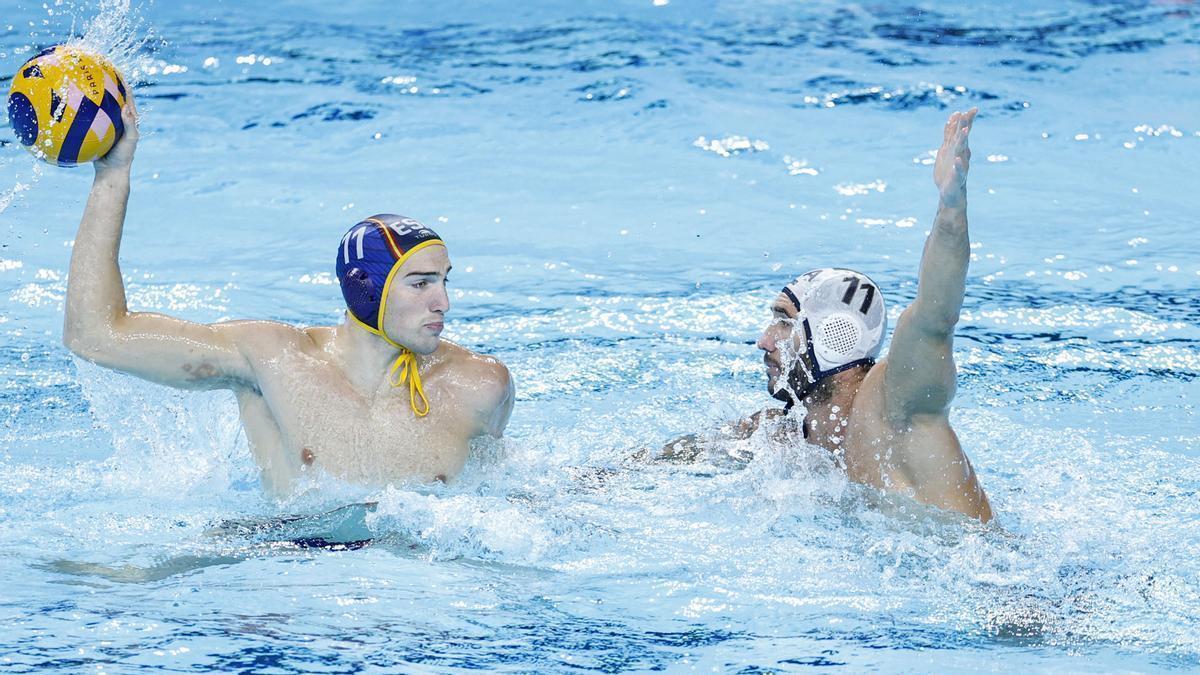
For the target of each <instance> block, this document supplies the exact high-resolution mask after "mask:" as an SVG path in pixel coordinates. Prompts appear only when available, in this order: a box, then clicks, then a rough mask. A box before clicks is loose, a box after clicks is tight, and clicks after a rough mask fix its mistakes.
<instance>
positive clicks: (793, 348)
mask: <svg viewBox="0 0 1200 675" xmlns="http://www.w3.org/2000/svg"><path fill="white" fill-rule="evenodd" d="M806 343H807V336H806V334H805V332H804V322H803V321H801V320H800V317H799V316H798V311H797V309H796V306H795V305H793V304H792V301H791V300H790V299H789V298H788V297H787V295H786V294H784V293H780V294H779V296H778V297H777V298H775V302H773V303H771V322H770V323H769V324H767V327H766V329H765V330H763V332H762V335H760V336H759V338H758V342H757V345H758V348H759V349H761V350H762V351H763V364H764V365H765V366H766V369H767V391H768V392H770V394H771V396H774V397H775V398H777V399H779V400H781V401H784V402H785V403H786V402H790V401H794V400H796V396H795V393H796V392H798V391H803V390H804V389H805V388H806V387H807V386H808V385H810V384H812V381H813V378H812V372H813V369H812V364H810V363H808V353H807V352H808V350H807V349H805V345H806Z"/></svg>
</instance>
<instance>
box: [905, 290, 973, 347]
mask: <svg viewBox="0 0 1200 675" xmlns="http://www.w3.org/2000/svg"><path fill="white" fill-rule="evenodd" d="M961 310H962V307H961V306H960V305H957V304H955V305H953V306H949V305H945V304H939V303H932V302H922V301H921V299H920V298H918V299H917V301H916V302H914V303H913V304H912V306H911V307H909V309H907V310H905V312H904V313H905V315H906V316H903V317H902V318H901V321H904V322H905V323H910V324H912V325H913V326H914V327H915V328H917V329H918V330H920V332H921V333H923V334H925V335H928V336H931V337H936V338H946V337H949V336H952V335H954V328H955V327H956V326H957V325H958V319H959V314H960V313H961Z"/></svg>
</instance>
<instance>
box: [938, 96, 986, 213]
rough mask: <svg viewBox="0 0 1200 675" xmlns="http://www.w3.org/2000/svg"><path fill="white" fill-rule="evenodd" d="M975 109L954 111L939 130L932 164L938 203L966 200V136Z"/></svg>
mask: <svg viewBox="0 0 1200 675" xmlns="http://www.w3.org/2000/svg"><path fill="white" fill-rule="evenodd" d="M978 112H979V109H978V108H971V109H970V110H968V111H967V112H956V113H954V114H952V115H950V119H949V120H947V121H946V127H945V129H943V132H942V147H940V148H938V151H937V159H936V160H934V163H933V183H934V185H937V187H938V192H939V193H941V198H942V205H944V206H951V207H957V206H962V205H963V204H965V203H966V199H967V170H968V169H969V168H970V166H971V148H970V146H968V145H967V136H969V135H970V133H971V125H973V124H974V123H975V115H976V114H977V113H978Z"/></svg>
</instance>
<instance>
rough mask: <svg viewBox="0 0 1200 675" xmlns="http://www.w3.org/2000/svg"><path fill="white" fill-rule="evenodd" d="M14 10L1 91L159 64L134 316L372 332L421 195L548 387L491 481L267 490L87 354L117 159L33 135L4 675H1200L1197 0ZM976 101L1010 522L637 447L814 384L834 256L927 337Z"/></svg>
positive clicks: (139, 170)
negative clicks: (767, 336) (348, 296)
mask: <svg viewBox="0 0 1200 675" xmlns="http://www.w3.org/2000/svg"><path fill="white" fill-rule="evenodd" d="M660 3H661V0H660ZM980 4H984V5H985V6H983V7H979V6H976V5H980ZM0 8H2V10H3V11H0V74H3V76H7V75H8V74H10V73H12V72H13V71H14V70H15V69H16V68H17V66H18V65H19V64H20V63H21V62H23V61H24V60H25V59H26V58H28V57H29V56H30V55H31V54H32V53H34V52H35V51H36V50H37V49H39V48H40V47H42V46H45V45H47V44H51V43H55V42H59V41H62V40H64V39H66V38H67V37H69V36H71V35H73V34H82V35H84V36H85V39H86V40H87V41H89V42H91V43H92V44H95V45H98V46H100V47H101V48H104V49H105V50H107V51H108V52H109V53H110V54H112V55H113V56H114V58H115V60H116V61H117V62H118V63H119V64H120V66H121V67H122V68H124V69H125V72H126V73H127V75H129V76H130V79H131V80H132V81H135V82H140V86H138V87H137V95H138V97H139V101H140V108H141V110H142V111H143V113H144V120H143V123H142V129H143V141H142V143H141V145H140V146H139V149H138V158H137V161H136V163H135V165H134V187H133V196H132V200H131V205H130V211H129V219H128V225H127V227H126V233H125V243H124V247H123V250H122V265H123V271H124V273H125V275H126V284H127V288H128V293H129V297H130V305H131V306H132V307H134V308H137V309H147V310H158V311H165V312H170V313H174V314H178V315H180V316H184V317H187V318H190V319H194V320H201V321H215V320H220V319H224V318H234V317H264V318H271V319H277V320H281V321H286V322H291V323H297V324H315V323H325V322H333V321H336V320H337V319H338V317H339V312H340V306H341V305H340V302H341V300H340V294H339V293H338V290H337V288H336V286H335V285H333V279H332V276H331V272H332V266H333V253H334V250H335V247H336V241H337V239H338V237H340V235H341V233H342V232H343V231H344V230H345V228H346V226H347V225H348V224H350V223H352V222H354V221H355V220H356V219H358V218H360V217H362V216H363V215H366V214H370V213H375V212H380V211H393V212H399V213H404V214H407V215H411V216H414V217H417V218H420V219H422V220H424V221H426V222H428V223H430V224H431V225H433V226H434V227H436V228H437V229H438V230H439V231H440V232H441V233H442V234H443V236H445V237H446V238H447V239H448V240H449V241H450V246H451V248H450V251H451V255H452V257H453V261H454V265H455V275H454V276H455V279H454V284H455V286H454V288H453V290H452V296H451V301H452V305H453V306H452V309H451V313H450V320H449V321H448V323H447V334H448V336H449V337H450V338H452V339H454V340H457V341H458V342H460V343H462V344H464V345H466V346H468V347H470V348H472V349H477V350H480V351H484V352H488V353H492V354H496V355H498V356H499V357H500V358H502V359H503V360H504V361H505V362H506V363H507V364H508V366H509V368H510V369H511V370H512V372H513V373H514V376H515V378H516V381H517V386H518V405H517V409H516V412H515V413H514V415H513V418H512V423H511V425H510V427H509V431H508V434H507V436H506V438H505V439H504V440H503V441H502V442H500V443H497V444H494V445H482V446H480V447H479V448H478V451H477V453H476V456H475V458H474V459H473V460H472V461H471V462H470V463H469V464H468V467H467V469H466V471H465V473H464V475H463V476H462V478H461V479H460V480H459V481H457V482H455V483H453V484H452V485H449V486H442V487H427V486H411V485H394V486H390V487H388V488H386V489H384V490H367V489H363V488H357V487H354V486H348V485H337V484H325V485H323V486H322V488H321V490H320V491H319V492H318V493H316V494H308V495H304V496H300V497H296V498H294V499H290V500H288V501H285V502H276V501H273V500H271V499H268V498H267V497H265V496H263V494H262V493H261V491H260V489H259V486H258V483H257V476H256V473H255V469H254V465H253V462H252V461H251V459H250V456H249V454H248V452H247V449H246V443H245V438H244V436H243V435H242V434H241V432H240V428H239V425H238V421H237V411H236V407H235V405H234V401H233V398H232V397H231V396H230V395H228V394H227V393H221V392H217V393H211V394H181V393H177V392H174V391H171V390H167V389H163V388H160V387H157V386H155V385H151V384H147V383H143V382H140V381H136V380H133V379H131V378H128V377H125V376H121V375H116V374H112V373H109V372H106V371H103V370H100V369H98V368H96V367H94V366H90V365H88V364H86V363H84V362H81V361H78V360H76V359H74V358H73V357H72V356H71V355H70V354H69V353H68V352H67V351H66V350H65V349H64V348H63V347H62V345H61V343H60V330H61V320H62V319H61V317H62V309H63V307H62V305H63V295H64V290H65V277H66V270H67V264H68V258H69V255H70V244H71V240H72V238H73V237H74V230H75V226H76V224H77V223H78V219H79V215H80V213H81V211H82V207H83V202H84V199H85V197H86V194H87V191H88V187H89V185H90V180H91V170H90V169H88V168H86V167H84V168H80V169H75V170H65V169H55V168H51V167H46V166H41V165H37V164H35V163H34V160H32V159H31V158H30V157H29V156H28V155H27V154H26V153H25V152H24V151H22V150H20V149H19V148H18V147H17V146H16V145H15V144H14V143H13V140H14V139H13V138H12V136H11V134H10V133H9V131H8V130H6V129H5V130H0V131H2V132H3V133H2V134H0V138H3V140H2V141H0V146H2V147H0V236H2V238H3V239H2V242H0V245H2V248H0V334H2V335H3V338H2V340H0V375H2V379H0V419H2V420H3V426H2V427H0V625H3V626H4V629H3V631H0V671H3V672H33V671H43V670H54V669H58V670H67V671H71V672H140V671H151V670H169V671H173V672H207V671H212V670H218V671H243V672H263V673H278V672H313V671H315V672H358V671H361V670H384V671H418V672H431V671H436V672H447V671H451V672H453V671H468V670H475V669H479V668H489V669H497V670H507V671H526V672H529V671H534V672H546V671H557V672H581V671H600V672H623V671H647V670H667V671H672V672H686V671H692V670H695V671H705V672H711V671H717V672H746V673H754V672H769V671H796V670H805V669H807V668H815V667H818V666H827V667H836V668H839V669H841V670H844V671H848V672H863V671H888V672H891V671H908V672H945V671H959V670H970V669H979V670H1002V671H1030V670H1036V671H1050V672H1080V671H1089V672H1090V671H1095V670H1122V671H1157V670H1168V669H1185V670H1186V669H1196V668H1200V637H1198V636H1200V618H1198V616H1200V562H1197V561H1198V560H1200V499H1198V498H1197V493H1198V491H1200V426H1198V425H1197V420H1196V410H1195V406H1196V402H1197V400H1198V398H1200V396H1198V395H1200V383H1198V382H1200V380H1198V378H1200V327H1198V324H1200V292H1198V291H1197V287H1198V286H1200V262H1198V261H1200V237H1197V236H1196V234H1195V230H1196V224H1197V215H1196V214H1197V206H1198V200H1197V197H1196V188H1195V185H1196V176H1197V172H1196V168H1195V164H1196V158H1197V156H1198V152H1200V103H1198V101H1200V97H1197V95H1196V94H1197V92H1198V90H1197V88H1196V81H1197V76H1198V75H1200V8H1197V7H1196V6H1195V5H1192V4H1190V3H1187V2H1099V1H1093V2H1017V3H994V4H991V3H949V2H943V3H919V4H903V5H900V4H892V3H877V4H845V3H837V2H828V1H818V2H808V3H791V2H703V1H696V2H685V1H683V0H671V1H670V2H668V3H661V4H655V3H654V2H652V1H651V0H644V1H642V0H639V1H638V2H571V3H546V2H528V3H521V4H520V6H512V5H510V4H509V3H494V4H471V5H469V6H465V7H456V6H454V5H453V4H450V5H440V6H434V5H431V4H430V3H412V4H405V5H402V6H399V7H395V6H393V5H392V3H385V2H353V3H311V2H299V1H284V2H274V3H236V2H229V1H227V2H216V3H212V2H203V3H201V2H159V3H152V4H145V5H141V6H134V7H132V8H130V7H129V6H128V3H124V4H123V3H121V2H119V1H116V0H107V1H105V2H100V3H98V4H96V3H85V2H78V1H76V2H69V1H68V2H51V3H46V4H43V3H42V2H40V1H38V2H32V1H28V2H27V1H16V2H14V0H3V2H0ZM0 84H4V86H5V87H7V80H4V81H3V82H0ZM970 106H978V107H979V108H980V115H979V120H978V122H977V124H976V128H975V131H974V132H973V134H972V146H973V148H974V153H975V161H974V163H973V166H972V173H971V187H970V194H971V207H970V208H971V227H972V240H973V242H974V244H973V247H974V251H973V252H974V254H975V255H974V258H975V259H974V260H973V262H972V267H971V274H970V279H969V287H968V291H967V298H966V303H965V308H964V313H963V317H962V321H961V323H960V326H959V331H958V339H957V341H956V345H955V349H956V359H957V360H958V363H959V366H960V368H959V382H960V386H959V393H958V398H957V401H956V407H955V410H954V412H953V415H952V421H953V423H954V425H955V427H956V428H957V429H958V431H959V434H960V437H961V438H962V441H963V445H964V447H965V448H966V450H967V452H968V454H969V455H970V457H971V458H972V460H973V462H974V464H975V467H976V469H977V471H978V473H979V476H980V479H981V481H982V484H983V485H984V487H985V489H986V490H987V491H988V493H989V495H990V497H991V501H992V505H993V508H994V509H995V511H996V513H997V526H996V527H991V528H982V527H979V526H976V525H972V524H969V523H963V522H961V521H959V520H956V519H952V518H946V517H944V516H939V515H938V514H935V513H931V512H929V511H926V510H924V509H921V508H918V507H916V506H914V505H912V504H908V505H905V504H891V505H889V504H882V503H880V500H878V499H877V497H876V495H874V494H872V493H871V492H870V491H869V490H865V489H863V488H861V487H858V486H855V485H853V484H850V483H848V482H847V481H846V480H845V478H844V477H842V476H841V475H840V474H838V473H837V472H836V471H835V470H833V469H832V468H831V467H830V466H829V465H828V463H827V462H825V461H824V460H822V459H821V457H820V456H819V455H818V454H815V453H812V452H809V451H805V449H803V448H794V447H780V446H777V445H773V444H772V443H770V442H769V441H767V440H766V439H762V438H752V439H750V440H749V441H745V442H740V443H735V444H726V445H722V446H718V448H717V449H716V450H715V451H714V452H712V453H710V454H709V455H707V456H706V457H705V458H704V461H703V462H701V463H700V464H697V465H694V466H687V467H678V466H648V465H644V464H640V463H637V462H633V461H630V460H629V457H630V456H631V455H633V454H634V453H636V452H637V451H639V450H641V449H645V448H656V447H659V446H661V445H662V444H663V443H664V442H666V441H667V440H669V439H671V438H672V437H674V436H677V435H679V434H682V433H688V432H694V431H701V432H703V431H706V430H712V429H714V428H715V427H716V426H718V425H719V424H720V423H721V422H722V421H724V420H730V419H734V418H737V417H739V416H741V415H744V414H747V413H749V412H752V411H754V410H757V409H760V408H762V407H764V406H767V405H768V404H769V403H770V401H769V399H768V398H767V396H766V394H765V391H764V376H763V373H762V370H761V363H760V360H759V353H758V352H757V350H756V349H755V348H754V346H753V344H752V343H753V340H754V339H755V337H756V336H757V334H758V331H759V329H760V328H761V326H762V324H763V323H764V322H765V321H766V320H767V312H766V309H765V305H766V303H767V302H768V301H769V300H770V299H771V298H772V297H773V295H774V293H775V292H776V290H777V289H778V287H779V286H780V285H781V284H782V283H783V282H785V281H786V280H788V279H789V278H791V276H792V275H794V274H796V273H798V272H800V271H804V270H806V269H809V268H812V267H817V266H825V265H843V266H852V267H856V268H859V269H862V270H863V271H865V272H867V273H868V274H870V275H871V276H872V277H874V278H875V279H876V280H877V281H879V282H880V283H881V285H882V286H883V287H884V288H885V289H889V292H888V298H889V301H890V303H891V305H890V306H891V313H892V319H893V321H894V319H895V317H896V316H897V315H898V313H899V310H900V309H902V308H903V307H904V306H905V304H907V303H908V302H909V301H911V299H912V297H913V293H914V290H915V281H916V269H917V263H918V260H919V256H920V251H921V246H922V243H923V238H924V233H925V230H926V227H927V225H928V223H929V222H930V219H931V217H932V214H933V211H934V207H935V204H936V202H935V200H936V193H935V191H934V188H933V186H932V183H931V181H930V169H931V167H930V166H929V161H930V158H931V153H932V151H933V150H934V149H935V147H936V145H937V143H938V142H939V139H940V135H939V134H940V129H941V124H942V123H943V121H944V120H945V118H946V116H947V115H948V114H949V112H950V111H951V110H953V109H962V108H967V107H970ZM749 456H753V459H752V460H751V461H749V463H748V464H744V463H743V462H741V461H738V458H743V459H744V458H745V457H749ZM369 501H373V502H378V506H377V507H375V508H364V507H362V506H347V505H353V504H360V503H363V502H369ZM284 517H287V519H286V520H281V519H282V518H284ZM292 517H295V518H292ZM318 539H322V540H326V541H332V542H345V543H348V544H347V545H345V546H341V547H333V550H330V549H329V548H306V547H303V546H301V545H299V544H297V543H295V542H297V541H308V542H310V543H311V542H313V541H315V540H318ZM363 539H372V540H374V543H373V544H372V545H370V546H366V547H358V546H356V545H354V544H353V543H352V542H356V541H360V540H363Z"/></svg>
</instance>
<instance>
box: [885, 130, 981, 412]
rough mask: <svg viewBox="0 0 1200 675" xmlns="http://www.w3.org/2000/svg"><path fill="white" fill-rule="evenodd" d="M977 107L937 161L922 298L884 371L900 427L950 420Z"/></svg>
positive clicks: (904, 317)
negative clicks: (919, 420) (927, 419)
mask: <svg viewBox="0 0 1200 675" xmlns="http://www.w3.org/2000/svg"><path fill="white" fill-rule="evenodd" d="M975 114H976V110H971V111H970V112H967V113H954V114H953V115H951V116H950V120H949V121H948V122H947V123H946V127H945V130H944V134H943V140H942V146H941V148H940V149H939V150H938V154H937V160H936V162H935V163H934V177H933V179H934V183H935V184H936V185H937V186H938V191H939V196H940V199H939V202H938V211H937V216H936V217H935V218H934V222H933V229H932V231H931V232H930V234H929V239H928V240H926V242H925V251H924V253H923V255H922V256H921V270H920V277H919V281H918V286H917V298H916V300H914V301H913V303H912V305H910V306H909V307H908V308H907V309H905V310H904V312H903V314H901V315H900V320H899V321H898V322H897V324H896V331H895V333H894V334H893V336H892V345H891V348H890V349H889V351H888V357H887V362H888V367H887V370H886V372H885V383H884V391H885V404H886V406H887V414H888V416H889V417H890V418H891V419H892V421H893V422H894V423H897V424H898V425H900V426H906V425H908V424H909V423H910V422H911V420H912V418H913V417H914V416H916V415H945V414H946V411H947V409H948V408H949V406H950V401H951V400H953V398H954V390H955V384H954V379H955V368H954V358H953V354H952V350H951V348H952V344H953V340H954V326H955V325H956V324H957V323H958V316H959V312H960V311H961V310H962V302H963V294H964V292H965V290H966V278H967V265H968V263H969V262H970V256H971V246H970V239H969V236H968V232H967V170H968V169H969V166H970V159H971V150H970V148H969V147H968V144H967V137H968V135H969V134H970V131H971V125H972V124H973V123H974V121H975Z"/></svg>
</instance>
